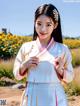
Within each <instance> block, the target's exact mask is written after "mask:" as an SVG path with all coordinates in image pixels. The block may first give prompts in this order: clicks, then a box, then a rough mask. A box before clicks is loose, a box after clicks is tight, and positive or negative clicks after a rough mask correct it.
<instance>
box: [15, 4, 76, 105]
mask: <svg viewBox="0 0 80 106" xmlns="http://www.w3.org/2000/svg"><path fill="white" fill-rule="evenodd" d="M62 43H63V40H62V33H61V24H60V15H59V12H58V10H57V9H56V7H55V6H53V5H52V4H44V5H41V6H40V7H38V8H37V10H36V12H35V21H34V34H33V41H31V42H27V43H24V44H23V45H22V47H21V48H20V50H19V52H18V54H17V56H16V59H15V63H14V70H13V73H14V76H15V77H16V78H17V79H18V80H21V79H22V78H24V77H25V76H27V82H28V84H27V87H26V89H25V93H24V95H25V96H24V98H23V99H22V105H21V106H68V103H67V98H66V95H65V92H64V89H63V86H62V84H61V81H63V82H65V83H69V82H71V81H72V79H73V76H74V74H73V67H72V64H71V59H72V58H71V53H70V51H69V49H68V47H67V46H66V45H64V44H62Z"/></svg>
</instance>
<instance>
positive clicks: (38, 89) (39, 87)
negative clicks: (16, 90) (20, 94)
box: [22, 82, 68, 106]
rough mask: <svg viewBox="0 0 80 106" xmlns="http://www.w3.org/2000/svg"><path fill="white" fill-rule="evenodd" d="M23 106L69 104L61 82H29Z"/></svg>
mask: <svg viewBox="0 0 80 106" xmlns="http://www.w3.org/2000/svg"><path fill="white" fill-rule="evenodd" d="M24 96H25V97H24V98H23V100H22V101H23V103H22V106H68V102H67V97H66V94H65V92H64V88H63V86H62V85H61V83H31V82H28V85H27V88H26V89H25V94H24Z"/></svg>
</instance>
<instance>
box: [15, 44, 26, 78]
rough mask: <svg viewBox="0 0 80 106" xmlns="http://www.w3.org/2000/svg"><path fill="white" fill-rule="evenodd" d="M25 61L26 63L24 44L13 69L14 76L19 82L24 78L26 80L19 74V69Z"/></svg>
mask: <svg viewBox="0 0 80 106" xmlns="http://www.w3.org/2000/svg"><path fill="white" fill-rule="evenodd" d="M23 61H24V44H23V45H22V46H21V48H20V49H19V51H18V54H17V56H16V58H15V62H14V67H13V74H14V76H15V78H16V79H17V80H21V79H22V78H24V76H21V75H20V74H19V69H20V66H21V64H22V62H23Z"/></svg>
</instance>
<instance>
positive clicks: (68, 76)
mask: <svg viewBox="0 0 80 106" xmlns="http://www.w3.org/2000/svg"><path fill="white" fill-rule="evenodd" d="M65 52H66V69H65V71H64V75H63V81H65V82H66V83H69V82H71V81H72V80H73V78H74V72H73V66H72V56H71V52H70V50H69V48H68V47H66V50H65Z"/></svg>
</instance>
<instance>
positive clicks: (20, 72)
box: [19, 64, 28, 76]
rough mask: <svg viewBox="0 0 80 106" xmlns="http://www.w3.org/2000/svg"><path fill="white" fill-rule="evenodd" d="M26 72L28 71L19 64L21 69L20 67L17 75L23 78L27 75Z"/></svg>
mask: <svg viewBox="0 0 80 106" xmlns="http://www.w3.org/2000/svg"><path fill="white" fill-rule="evenodd" d="M27 71H28V68H27V67H25V66H24V65H23V64H21V67H20V70H19V74H20V75H21V76H24V75H25V74H26V73H27Z"/></svg>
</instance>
